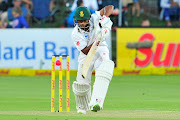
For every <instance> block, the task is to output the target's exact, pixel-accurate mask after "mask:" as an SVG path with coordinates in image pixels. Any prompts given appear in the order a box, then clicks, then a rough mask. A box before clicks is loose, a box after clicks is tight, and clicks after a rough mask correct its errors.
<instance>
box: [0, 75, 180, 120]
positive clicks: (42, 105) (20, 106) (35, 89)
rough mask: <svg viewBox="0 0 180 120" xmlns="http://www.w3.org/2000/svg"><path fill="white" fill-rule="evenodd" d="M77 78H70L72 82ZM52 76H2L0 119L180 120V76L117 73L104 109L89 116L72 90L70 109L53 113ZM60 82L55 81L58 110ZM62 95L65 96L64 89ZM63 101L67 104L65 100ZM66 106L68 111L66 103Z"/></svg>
mask: <svg viewBox="0 0 180 120" xmlns="http://www.w3.org/2000/svg"><path fill="white" fill-rule="evenodd" d="M56 78H57V77H56ZM75 78H76V77H75V76H72V77H71V85H72V82H73V81H74V80H75ZM50 79H51V78H50V77H0V120H58V119H59V120H94V119H98V120H110V119H111V120H165V119H167V120H180V76H178V75H172V76H155V75H151V76H150V75H149V76H114V77H113V80H112V82H111V84H110V86H109V91H108V93H107V96H106V100H105V103H104V109H103V110H102V111H100V112H97V113H94V112H91V111H89V112H88V113H87V114H86V115H79V114H77V113H76V109H75V99H74V94H73V92H72V91H71V96H70V97H71V99H70V102H71V103H70V105H71V112H70V113H66V112H63V113H58V112H56V113H51V112H50V95H51V94H50V93H51V88H50V87H51V85H50ZM93 79H94V77H93ZM57 85H58V81H57V80H56V110H58V86H57ZM64 86H65V82H64ZM64 88H65V87H64ZM71 90H72V89H71ZM63 95H64V96H63V98H65V91H64V92H63ZM63 102H64V103H65V99H64V101H63ZM63 109H64V110H65V104H64V108H63Z"/></svg>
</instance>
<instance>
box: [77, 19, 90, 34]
mask: <svg viewBox="0 0 180 120" xmlns="http://www.w3.org/2000/svg"><path fill="white" fill-rule="evenodd" d="M77 22H78V26H79V27H80V28H81V29H82V30H84V31H86V32H89V28H90V23H89V20H78V21H77Z"/></svg>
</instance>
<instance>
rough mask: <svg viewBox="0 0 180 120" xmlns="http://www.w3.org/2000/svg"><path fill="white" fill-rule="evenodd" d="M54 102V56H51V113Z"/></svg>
mask: <svg viewBox="0 0 180 120" xmlns="http://www.w3.org/2000/svg"><path fill="white" fill-rule="evenodd" d="M54 101H55V56H52V72H51V112H54Z"/></svg>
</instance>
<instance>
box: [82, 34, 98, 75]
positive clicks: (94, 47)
mask: <svg viewBox="0 0 180 120" xmlns="http://www.w3.org/2000/svg"><path fill="white" fill-rule="evenodd" d="M96 36H97V37H95V42H94V43H93V45H92V47H91V49H90V50H89V52H88V54H87V56H86V58H85V60H84V64H83V67H82V72H81V75H82V77H83V78H86V76H87V73H88V71H89V68H90V65H91V63H92V60H93V58H94V55H95V53H96V50H97V48H98V46H99V44H100V42H101V39H100V38H101V34H100V33H98V34H97V35H96Z"/></svg>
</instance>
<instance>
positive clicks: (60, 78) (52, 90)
mask: <svg viewBox="0 0 180 120" xmlns="http://www.w3.org/2000/svg"><path fill="white" fill-rule="evenodd" d="M56 57H59V60H60V62H61V64H60V65H59V112H62V111H63V109H62V107H63V101H62V100H63V99H62V91H63V85H62V83H63V71H62V70H63V68H62V64H63V57H66V61H67V65H66V66H67V68H66V111H67V112H70V60H69V56H68V55H53V56H52V73H51V112H54V107H55V58H56Z"/></svg>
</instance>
